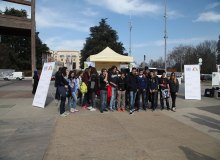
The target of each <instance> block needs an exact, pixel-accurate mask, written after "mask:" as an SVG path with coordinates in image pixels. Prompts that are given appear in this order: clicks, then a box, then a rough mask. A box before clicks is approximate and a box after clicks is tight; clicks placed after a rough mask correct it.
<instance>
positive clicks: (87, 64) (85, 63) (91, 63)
mask: <svg viewBox="0 0 220 160" xmlns="http://www.w3.org/2000/svg"><path fill="white" fill-rule="evenodd" d="M89 66H91V67H95V62H84V68H88V67H89Z"/></svg>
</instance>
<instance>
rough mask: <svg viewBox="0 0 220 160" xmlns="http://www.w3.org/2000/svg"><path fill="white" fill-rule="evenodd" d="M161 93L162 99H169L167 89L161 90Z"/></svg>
mask: <svg viewBox="0 0 220 160" xmlns="http://www.w3.org/2000/svg"><path fill="white" fill-rule="evenodd" d="M161 93H162V97H163V99H166V98H169V97H170V94H169V90H168V89H163V90H161Z"/></svg>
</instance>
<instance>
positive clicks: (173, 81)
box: [169, 72, 179, 112]
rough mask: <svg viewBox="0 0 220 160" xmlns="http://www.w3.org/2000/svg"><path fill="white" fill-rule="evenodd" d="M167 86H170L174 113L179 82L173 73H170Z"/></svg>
mask: <svg viewBox="0 0 220 160" xmlns="http://www.w3.org/2000/svg"><path fill="white" fill-rule="evenodd" d="M169 86H170V94H171V98H172V108H171V110H172V111H174V112H175V111H176V95H177V92H178V91H179V81H178V79H177V78H176V75H175V73H174V72H172V73H171V75H170V80H169Z"/></svg>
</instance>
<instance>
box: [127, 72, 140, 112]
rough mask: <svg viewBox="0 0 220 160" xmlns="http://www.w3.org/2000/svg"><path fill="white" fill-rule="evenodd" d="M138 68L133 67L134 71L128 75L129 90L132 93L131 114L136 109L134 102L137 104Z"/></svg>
mask: <svg viewBox="0 0 220 160" xmlns="http://www.w3.org/2000/svg"><path fill="white" fill-rule="evenodd" d="M136 72H137V69H136V68H132V73H131V74H130V75H129V76H128V79H127V85H128V90H129V93H130V114H132V113H133V112H134V111H135V109H134V104H135V98H136V94H137V90H138V79H137V74H136Z"/></svg>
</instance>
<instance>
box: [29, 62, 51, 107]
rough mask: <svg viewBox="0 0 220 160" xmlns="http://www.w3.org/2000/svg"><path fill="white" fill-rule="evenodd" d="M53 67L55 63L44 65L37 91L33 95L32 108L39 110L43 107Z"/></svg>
mask: <svg viewBox="0 0 220 160" xmlns="http://www.w3.org/2000/svg"><path fill="white" fill-rule="evenodd" d="M54 67H55V62H49V63H44V66H43V68H42V72H41V75H40V80H39V83H38V86H37V90H36V93H35V95H34V100H33V103H32V105H33V106H36V107H41V108H44V107H45V102H46V99H47V93H48V89H49V86H50V80H51V76H52V73H53V69H54Z"/></svg>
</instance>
